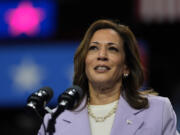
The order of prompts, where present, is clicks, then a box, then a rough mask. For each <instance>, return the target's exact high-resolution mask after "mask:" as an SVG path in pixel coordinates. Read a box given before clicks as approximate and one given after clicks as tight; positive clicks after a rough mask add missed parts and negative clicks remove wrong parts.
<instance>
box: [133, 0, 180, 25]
mask: <svg viewBox="0 0 180 135" xmlns="http://www.w3.org/2000/svg"><path fill="white" fill-rule="evenodd" d="M136 5H137V6H136V11H137V16H138V17H139V19H140V20H141V21H143V22H147V23H148V22H159V23H163V22H171V23H173V22H179V21H180V0H137V4H136Z"/></svg>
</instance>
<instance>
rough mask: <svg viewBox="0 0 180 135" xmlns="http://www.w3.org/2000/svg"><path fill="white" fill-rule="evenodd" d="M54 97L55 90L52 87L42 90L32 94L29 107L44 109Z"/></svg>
mask: <svg viewBox="0 0 180 135" xmlns="http://www.w3.org/2000/svg"><path fill="white" fill-rule="evenodd" d="M52 97H53V90H52V89H51V88H50V87H47V86H46V87H43V88H40V89H39V90H38V91H36V92H35V93H33V94H31V95H30V96H29V97H28V99H27V106H28V107H31V108H33V109H42V108H44V107H45V105H46V104H47V103H48V102H49V101H50V99H51V98H52Z"/></svg>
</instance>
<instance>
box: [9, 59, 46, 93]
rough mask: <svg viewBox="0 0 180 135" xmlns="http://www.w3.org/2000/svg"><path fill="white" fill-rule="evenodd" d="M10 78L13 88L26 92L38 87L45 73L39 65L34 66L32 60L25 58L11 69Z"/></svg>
mask: <svg viewBox="0 0 180 135" xmlns="http://www.w3.org/2000/svg"><path fill="white" fill-rule="evenodd" d="M11 77H12V80H13V86H14V87H15V88H17V89H19V90H23V91H27V90H32V89H34V88H36V87H39V86H40V84H41V82H42V80H44V79H45V73H44V69H43V68H42V67H40V65H38V64H35V62H34V61H33V60H32V59H29V58H25V59H23V60H22V61H21V63H20V64H19V65H16V66H14V67H13V68H12V69H11Z"/></svg>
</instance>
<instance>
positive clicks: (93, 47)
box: [88, 46, 98, 50]
mask: <svg viewBox="0 0 180 135" xmlns="http://www.w3.org/2000/svg"><path fill="white" fill-rule="evenodd" d="M97 49H98V48H97V46H90V47H89V49H88V50H97Z"/></svg>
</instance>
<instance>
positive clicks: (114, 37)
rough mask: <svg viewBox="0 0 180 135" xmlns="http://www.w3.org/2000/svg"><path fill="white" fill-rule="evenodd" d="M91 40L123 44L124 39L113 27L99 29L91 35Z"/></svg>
mask: <svg viewBox="0 0 180 135" xmlns="http://www.w3.org/2000/svg"><path fill="white" fill-rule="evenodd" d="M91 42H100V43H109V42H112V43H115V44H119V43H120V44H122V43H123V40H122V38H121V36H120V35H119V34H118V33H117V32H116V31H115V30H113V29H110V28H107V29H99V30H97V31H96V32H94V34H93V35H92V37H91V40H90V43H91Z"/></svg>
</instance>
